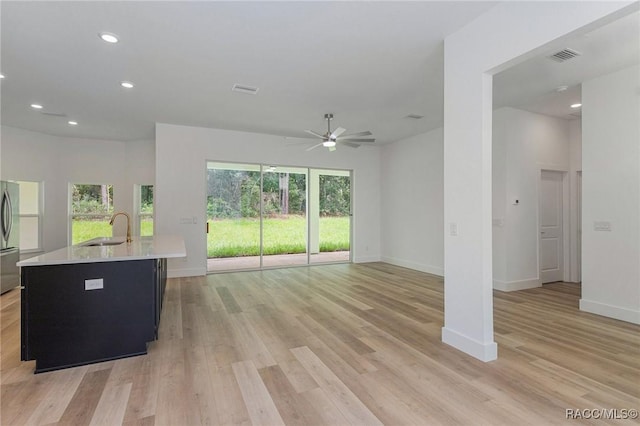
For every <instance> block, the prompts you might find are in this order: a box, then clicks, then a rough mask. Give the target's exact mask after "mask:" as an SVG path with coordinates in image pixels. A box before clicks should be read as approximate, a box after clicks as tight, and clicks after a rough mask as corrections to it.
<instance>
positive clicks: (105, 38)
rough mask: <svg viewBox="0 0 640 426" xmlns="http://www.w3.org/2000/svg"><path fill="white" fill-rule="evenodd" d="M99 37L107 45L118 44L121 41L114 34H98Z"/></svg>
mask: <svg viewBox="0 0 640 426" xmlns="http://www.w3.org/2000/svg"><path fill="white" fill-rule="evenodd" d="M98 36H100V38H101V39H102V40H103V41H106V42H107V43H117V42H118V41H120V40H119V39H118V36H117V35H115V34H112V33H100V34H98Z"/></svg>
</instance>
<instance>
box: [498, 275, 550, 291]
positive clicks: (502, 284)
mask: <svg viewBox="0 0 640 426" xmlns="http://www.w3.org/2000/svg"><path fill="white" fill-rule="evenodd" d="M536 287H542V283H541V282H540V279H539V278H529V279H527V280H518V281H500V280H493V289H494V290H500V291H518V290H527V289H529V288H536Z"/></svg>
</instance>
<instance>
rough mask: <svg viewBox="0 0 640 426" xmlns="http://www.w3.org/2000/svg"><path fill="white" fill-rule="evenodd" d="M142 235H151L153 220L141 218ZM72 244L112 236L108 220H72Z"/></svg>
mask: <svg viewBox="0 0 640 426" xmlns="http://www.w3.org/2000/svg"><path fill="white" fill-rule="evenodd" d="M140 226H141V228H142V229H141V234H142V235H153V220H152V219H149V220H143V221H142V223H141V224H140ZM71 235H72V236H73V241H72V244H78V243H81V242H83V241H87V240H91V239H93V238H97V237H110V236H112V235H113V234H112V227H111V225H109V221H108V220H100V221H98V220H95V221H94V220H74V221H73V228H72V234H71Z"/></svg>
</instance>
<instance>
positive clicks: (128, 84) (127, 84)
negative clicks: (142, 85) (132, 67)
mask: <svg viewBox="0 0 640 426" xmlns="http://www.w3.org/2000/svg"><path fill="white" fill-rule="evenodd" d="M120 86H122V87H124V88H125V89H133V83H132V82H130V81H121V82H120Z"/></svg>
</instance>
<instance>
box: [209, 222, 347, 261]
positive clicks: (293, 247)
mask: <svg viewBox="0 0 640 426" xmlns="http://www.w3.org/2000/svg"><path fill="white" fill-rule="evenodd" d="M263 231H264V236H263V245H264V249H263V250H264V254H266V255H272V254H288V253H305V252H306V239H305V235H306V233H307V222H306V219H305V218H304V217H301V216H289V217H288V218H268V219H264V222H263ZM338 250H349V217H322V218H320V251H321V252H326V251H338ZM207 254H208V256H209V257H236V256H257V255H259V254H260V220H259V219H224V220H214V221H209V235H208V237H207Z"/></svg>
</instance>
